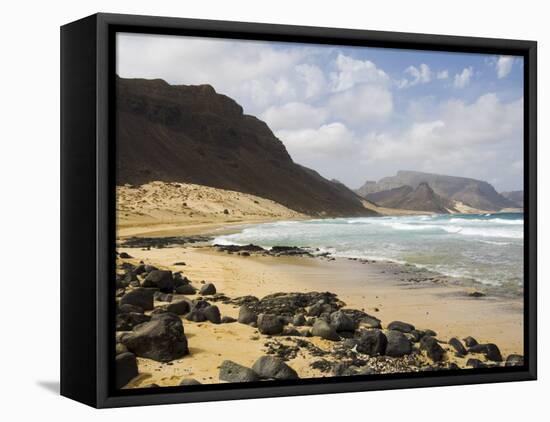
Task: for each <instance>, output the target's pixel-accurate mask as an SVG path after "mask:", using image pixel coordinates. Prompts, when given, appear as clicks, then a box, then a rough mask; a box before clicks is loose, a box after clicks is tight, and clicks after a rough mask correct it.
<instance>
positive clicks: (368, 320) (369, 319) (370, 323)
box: [359, 315, 382, 328]
mask: <svg viewBox="0 0 550 422" xmlns="http://www.w3.org/2000/svg"><path fill="white" fill-rule="evenodd" d="M359 326H361V327H365V328H382V323H381V321H380V320H379V319H378V318H375V317H373V316H371V315H366V316H364V317H362V318H361V319H360V320H359Z"/></svg>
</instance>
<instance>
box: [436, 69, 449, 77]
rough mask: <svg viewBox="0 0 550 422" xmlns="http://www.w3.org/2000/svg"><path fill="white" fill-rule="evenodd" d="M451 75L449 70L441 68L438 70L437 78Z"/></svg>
mask: <svg viewBox="0 0 550 422" xmlns="http://www.w3.org/2000/svg"><path fill="white" fill-rule="evenodd" d="M448 77H449V71H448V70H441V71H439V72H437V75H436V78H437V79H447V78H448Z"/></svg>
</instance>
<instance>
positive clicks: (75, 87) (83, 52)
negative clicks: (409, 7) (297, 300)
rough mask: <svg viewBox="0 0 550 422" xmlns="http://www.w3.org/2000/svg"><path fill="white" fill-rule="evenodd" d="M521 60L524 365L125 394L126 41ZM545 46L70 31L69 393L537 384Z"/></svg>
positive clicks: (65, 331) (225, 29) (146, 399)
mask: <svg viewBox="0 0 550 422" xmlns="http://www.w3.org/2000/svg"><path fill="white" fill-rule="evenodd" d="M119 31H123V32H139V33H149V34H174V35H195V36H201V37H221V38H237V39H251V40H271V41H290V42H300V43H315V44H339V45H353V46H369V47H386V48H400V49H415V50H432V51H450V52H477V53H486V54H508V55H518V56H522V57H523V58H524V131H525V134H524V152H525V153H524V157H525V158H524V160H525V165H524V180H525V204H526V206H525V226H524V230H525V232H524V234H525V236H524V238H525V246H524V253H525V257H524V258H525V260H524V262H525V277H524V280H525V282H524V283H525V284H524V305H525V306H524V312H525V319H524V335H525V338H524V345H525V353H524V356H525V365H524V366H523V367H502V368H496V369H495V368H493V369H472V370H457V371H439V372H437V371H436V372H429V373H420V374H396V375H375V376H356V377H335V378H322V379H308V380H300V381H299V382H288V381H273V382H268V383H252V384H247V383H245V384H239V385H237V384H217V385H201V386H195V387H186V390H185V392H183V391H181V389H180V388H179V387H162V388H148V389H138V390H116V389H114V388H113V382H112V380H113V376H112V375H113V371H112V367H111V365H112V364H113V362H114V335H113V334H114V333H113V331H114V324H113V321H114V303H115V302H114V296H113V295H114V289H112V288H111V287H110V286H111V284H112V281H111V280H112V279H113V278H114V277H113V274H114V268H115V241H114V235H115V219H114V212H115V206H114V204H115V202H114V201H115V197H114V194H115V189H114V186H115V183H114V161H115V160H114V158H115V156H114V154H115V148H114V130H115V127H114V125H115V119H114V117H113V114H114V93H115V89H114V80H115V68H114V66H115V49H114V47H115V44H114V35H115V34H116V32H119ZM536 141H537V44H536V42H534V41H519V40H506V39H489V38H472V37H457V36H441V35H428V34H410V33H397V32H381V31H366V30H352V29H336V28H317V27H305V26H288V25H272V24H259V23H242V22H225V21H211V20H197V19H180V18H167V17H152V16H134V15H119V14H104V13H99V14H95V15H92V16H89V17H86V18H83V19H81V20H78V21H75V22H72V23H69V24H67V25H65V26H63V27H62V28H61V394H62V395H63V396H66V397H69V398H72V399H74V400H77V401H79V402H82V403H85V404H88V405H90V406H94V407H98V408H103V407H119V406H135V405H151V404H165V403H185V402H197V401H212V400H232V399H245V398H260V397H278V396H290V395H305V394H326V393H339V392H351V391H369V390H382V389H384V390H385V389H397V388H416V387H433V386H449V385H458V384H478V383H492V382H506V381H525V380H534V379H536V376H537V319H536V317H537V308H536V307H537V300H536V299H537V294H536V291H537V282H536V281H537V266H536V263H537V180H536V175H537V161H536V157H537V155H536V150H537V142H536Z"/></svg>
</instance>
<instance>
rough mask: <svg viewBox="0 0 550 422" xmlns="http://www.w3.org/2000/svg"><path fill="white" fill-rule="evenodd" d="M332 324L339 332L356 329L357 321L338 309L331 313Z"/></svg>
mask: <svg viewBox="0 0 550 422" xmlns="http://www.w3.org/2000/svg"><path fill="white" fill-rule="evenodd" d="M330 325H331V327H332V328H334V329H335V330H336V331H337V332H341V331H352V332H353V331H355V328H356V327H355V322H354V321H353V320H352V319H351V318H350V317H349V316H347V315H346V314H345V313H344V312H342V311H336V312H333V313H332V314H330Z"/></svg>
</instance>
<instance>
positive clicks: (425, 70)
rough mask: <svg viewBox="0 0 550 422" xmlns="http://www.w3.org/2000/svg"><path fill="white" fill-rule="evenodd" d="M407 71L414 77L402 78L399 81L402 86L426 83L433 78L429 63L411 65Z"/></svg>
mask: <svg viewBox="0 0 550 422" xmlns="http://www.w3.org/2000/svg"><path fill="white" fill-rule="evenodd" d="M405 73H406V74H408V75H409V76H411V78H412V79H402V80H401V81H400V83H399V85H398V86H399V87H400V88H407V87H410V86H415V85H418V84H425V83H428V82H430V81H431V80H432V71H431V69H430V67H429V66H428V65H427V64H424V63H422V64H421V65H420V66H419V67H415V66H409V67H408V68H406V69H405Z"/></svg>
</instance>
